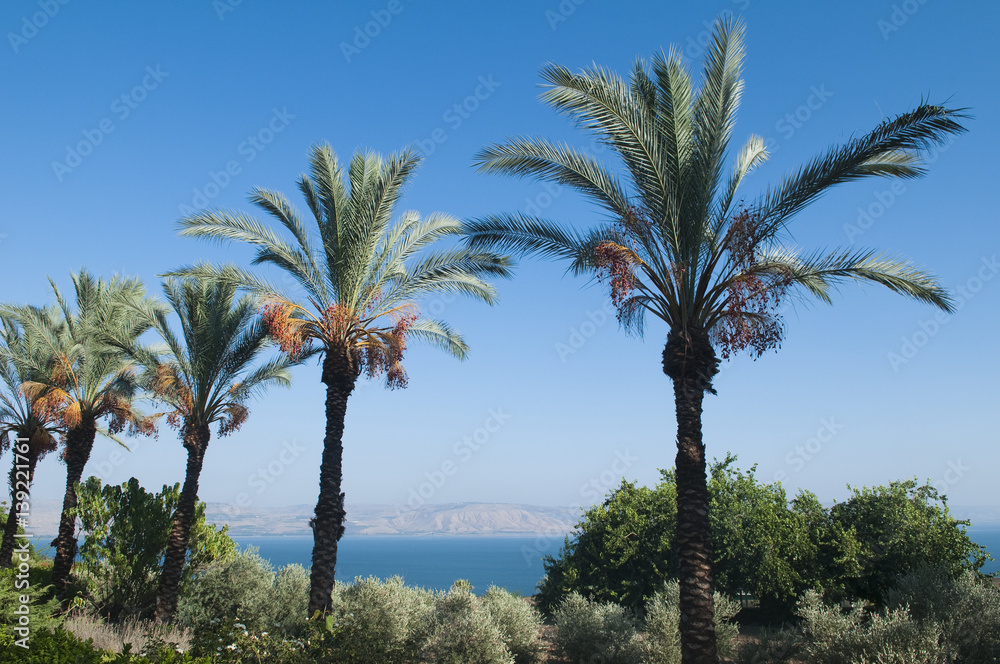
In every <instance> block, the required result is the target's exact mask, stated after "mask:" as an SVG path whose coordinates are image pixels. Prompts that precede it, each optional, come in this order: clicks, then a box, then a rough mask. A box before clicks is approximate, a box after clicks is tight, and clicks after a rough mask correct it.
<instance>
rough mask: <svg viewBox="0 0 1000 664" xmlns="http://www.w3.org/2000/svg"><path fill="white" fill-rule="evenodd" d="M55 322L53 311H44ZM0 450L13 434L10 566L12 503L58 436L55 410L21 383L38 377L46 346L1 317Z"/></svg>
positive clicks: (10, 524) (9, 538)
mask: <svg viewBox="0 0 1000 664" xmlns="http://www.w3.org/2000/svg"><path fill="white" fill-rule="evenodd" d="M43 313H44V315H47V316H49V317H50V319H52V320H54V319H55V318H56V312H55V310H54V309H46V310H44V312H43ZM0 338H2V342H3V343H2V345H0V451H3V450H6V449H7V448H8V447H9V446H10V444H11V441H10V438H9V436H10V435H11V434H12V435H13V436H14V437H15V439H16V441H17V442H15V443H14V459H13V463H12V464H11V469H10V498H11V500H10V513H9V514H8V515H7V523H6V525H5V526H4V531H3V544H0V567H10V566H11V558H12V556H13V554H14V539H15V537H14V536H15V535H16V534H17V526H18V524H17V517H16V514H17V511H18V510H17V509H16V507H17V505H18V503H19V502H27V501H28V499H29V497H30V495H31V483H32V481H33V480H34V477H35V466H36V465H37V464H38V461H39V459H41V458H42V457H44V456H45V455H46V454H48V453H49V452H52V451H53V450H55V449H56V447H57V446H58V439H57V436H63V435H64V434H65V430H64V429H62V428H60V426H59V422H58V420H57V419H56V418H55V417H54V413H51V412H49V411H47V410H46V409H45V408H43V404H42V399H41V397H40V396H39V395H37V394H36V395H35V396H34V398H31V397H29V396H28V395H29V393H30V392H26V391H25V390H24V389H23V388H22V385H24V383H28V382H30V381H33V380H37V378H38V376H37V374H36V373H35V371H34V367H35V366H38V365H44V364H45V363H46V362H47V361H48V355H49V354H48V352H47V351H48V349H47V348H46V347H45V346H41V345H39V344H38V343H36V341H37V340H36V339H33V338H30V337H28V336H27V335H25V334H24V333H23V332H22V330H21V329H20V327H19V326H18V325H17V323H15V322H14V321H12V320H9V319H7V318H2V319H0Z"/></svg>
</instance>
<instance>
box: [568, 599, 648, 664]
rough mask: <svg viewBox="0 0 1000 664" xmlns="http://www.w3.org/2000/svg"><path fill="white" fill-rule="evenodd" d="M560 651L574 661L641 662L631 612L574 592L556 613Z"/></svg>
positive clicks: (618, 663)
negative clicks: (591, 599)
mask: <svg viewBox="0 0 1000 664" xmlns="http://www.w3.org/2000/svg"><path fill="white" fill-rule="evenodd" d="M553 617H554V619H555V624H556V629H557V636H556V647H557V650H558V652H559V654H560V655H561V656H563V657H565V658H567V659H570V660H572V661H573V662H587V663H589V662H601V663H602V664H638V663H639V662H641V661H642V648H641V643H640V641H639V639H638V636H637V634H636V629H635V624H634V622H633V621H632V617H631V616H630V615H629V613H628V612H627V611H626V610H625V608H623V607H622V606H619V605H618V604H615V603H614V602H605V603H603V604H601V603H598V602H592V601H590V600H588V599H586V598H585V597H583V595H581V594H579V593H577V592H572V593H570V594H569V595H568V596H567V597H566V599H564V600H563V601H562V604H560V605H559V608H557V609H556V610H555V613H554V614H553Z"/></svg>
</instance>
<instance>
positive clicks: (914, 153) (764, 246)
mask: <svg viewBox="0 0 1000 664" xmlns="http://www.w3.org/2000/svg"><path fill="white" fill-rule="evenodd" d="M743 33H744V27H743V25H742V23H741V22H738V21H735V20H733V19H720V20H719V21H717V22H716V24H715V27H714V30H713V34H712V38H711V40H710V41H709V44H708V46H707V49H706V55H705V65H704V70H703V73H702V79H701V86H700V87H699V88H695V87H694V84H693V82H692V80H691V76H690V75H689V73H688V72H687V70H686V69H685V66H684V64H683V62H682V59H681V52H680V50H679V49H673V50H671V51H670V53H669V55H665V54H663V53H662V52H661V53H660V54H657V55H656V56H654V58H653V61H652V67H651V68H650V67H648V66H647V65H646V63H645V62H643V61H641V60H640V61H639V62H637V63H636V65H635V67H634V68H633V69H632V71H631V73H630V78H629V80H627V81H626V80H623V79H622V78H621V77H620V76H618V75H617V74H615V73H613V72H611V71H608V70H606V69H603V68H600V67H597V66H595V67H592V68H590V69H588V70H584V71H582V72H580V73H573V72H571V71H570V70H568V69H566V68H565V67H562V66H559V65H554V64H553V65H548V66H546V67H545V68H543V70H542V77H543V78H544V80H545V82H546V84H547V89H546V90H545V91H544V92H543V93H542V99H543V101H545V102H546V103H548V104H549V105H550V106H552V107H554V108H555V109H556V110H557V111H559V112H561V113H563V114H565V115H567V116H569V117H571V118H572V119H573V120H574V121H575V122H576V123H577V124H578V125H579V126H580V127H582V128H584V129H586V130H589V131H591V132H593V133H594V134H596V136H597V138H598V140H599V141H600V142H601V143H603V144H604V145H607V146H608V147H609V148H611V150H612V151H613V153H614V154H615V156H616V157H618V158H619V160H620V162H619V163H620V165H621V167H622V171H621V176H622V177H621V178H620V177H619V175H618V174H617V173H616V172H615V171H613V170H611V168H609V167H607V166H605V165H602V164H600V163H599V162H598V161H597V160H596V159H594V158H593V157H592V156H590V155H589V154H588V153H586V152H585V151H581V150H578V149H575V148H573V147H570V146H568V145H565V144H561V143H553V142H551V141H547V140H545V139H541V138H530V137H521V138H515V139H511V140H509V141H508V142H507V143H505V144H499V145H493V146H490V147H487V148H485V149H484V150H483V151H481V152H480V153H479V155H478V156H477V159H476V161H477V163H478V165H479V168H480V170H481V171H482V172H486V173H498V174H503V175H508V176H519V177H523V176H529V177H533V178H535V179H538V180H543V181H548V182H555V183H557V184H559V185H565V186H569V187H572V188H575V189H577V190H579V191H580V192H581V193H582V194H584V196H586V197H587V198H588V199H590V200H591V201H593V202H594V203H595V204H597V206H598V207H599V208H600V209H601V211H602V212H603V213H604V215H605V217H606V218H609V219H610V220H611V221H609V222H606V223H603V224H602V225H599V226H597V227H596V228H593V229H591V230H590V231H587V232H580V231H577V230H576V229H571V228H565V227H562V226H559V225H558V224H555V223H553V222H550V221H548V220H544V219H540V218H537V217H533V216H528V215H525V214H493V215H488V216H486V217H483V218H480V219H476V220H473V221H471V222H469V223H468V224H467V232H468V234H469V236H470V237H469V246H470V247H471V248H474V249H497V250H502V251H511V252H514V253H516V254H522V255H524V254H536V255H540V256H543V257H550V258H559V259H564V260H567V261H569V263H570V269H571V270H572V271H573V272H574V273H577V274H592V275H597V276H598V277H599V278H601V279H602V280H604V281H606V282H607V284H608V286H609V288H610V292H611V300H612V302H613V303H614V304H615V305H616V306H617V307H618V312H619V321H620V322H621V323H622V325H623V326H624V327H625V328H626V329H628V330H630V331H633V332H637V333H641V332H642V331H643V324H644V320H645V316H646V314H650V315H652V316H654V317H655V318H657V319H659V320H660V321H662V323H664V324H665V326H666V330H667V334H666V344H665V346H664V349H663V372H664V374H665V375H666V376H667V378H669V379H670V381H671V382H672V384H673V388H674V403H675V410H676V415H677V456H676V468H677V484H678V488H679V493H678V507H679V512H678V524H677V530H678V542H679V549H678V553H679V556H680V570H681V573H680V579H681V586H680V593H681V594H680V597H681V599H680V607H681V615H682V617H683V619H682V622H681V634H682V638H683V643H684V647H683V651H684V662H685V663H687V664H694V663H695V662H715V661H716V660H717V652H716V647H715V636H714V624H713V617H712V616H713V608H712V589H713V585H714V579H713V574H712V565H711V562H712V560H713V553H712V539H711V523H710V517H709V500H708V489H707V478H706V465H705V464H706V462H705V448H704V443H703V440H702V430H701V414H702V401H703V398H704V395H705V392H712V393H714V388H713V387H712V378H713V376H714V375H715V374H716V373H717V372H718V365H719V362H720V360H719V357H718V356H717V355H716V349H719V350H721V353H722V358H723V359H725V358H727V357H729V356H730V355H731V354H733V353H736V352H739V351H747V352H749V353H751V354H752V355H755V356H759V355H761V354H762V353H764V352H765V351H766V350H768V349H771V348H776V347H777V346H778V345H779V343H780V341H781V339H782V336H783V332H784V327H783V324H782V319H781V315H780V314H781V305H782V303H783V302H784V301H785V299H786V297H787V295H788V294H789V292H790V291H791V290H793V289H798V290H803V291H805V292H806V293H808V294H811V295H813V296H815V297H817V298H819V299H820V300H823V301H830V295H829V290H830V287H831V286H833V285H836V284H838V283H840V282H844V281H860V282H870V283H875V284H879V285H882V286H885V287H887V288H889V289H890V290H891V291H893V292H896V293H899V294H901V295H905V296H907V297H912V298H915V299H917V300H920V301H922V302H926V303H929V304H932V305H934V306H937V307H940V308H942V309H944V310H946V311H950V310H951V302H950V300H949V299H948V296H947V294H946V293H945V292H944V290H942V289H941V288H940V286H939V285H938V283H937V281H936V280H935V279H934V278H932V277H931V275H929V274H928V273H927V272H925V271H923V270H921V269H920V268H918V267H916V266H914V265H913V264H911V263H909V262H906V261H901V260H896V259H893V258H889V257H886V256H884V255H882V254H879V253H878V252H875V251H872V250H853V249H841V250H834V251H832V252H829V253H824V252H818V253H808V254H803V253H800V252H798V251H797V250H795V249H793V248H791V247H789V246H784V245H782V243H781V240H782V232H783V231H784V230H785V229H786V227H787V223H788V222H789V221H790V220H791V218H792V217H794V216H795V214H796V213H798V212H800V211H801V210H802V209H803V208H805V207H806V206H807V205H808V204H809V203H811V202H813V201H815V200H817V199H818V198H819V197H820V196H822V195H823V194H824V193H826V192H828V191H829V190H830V189H831V188H832V187H834V186H836V185H838V184H841V183H845V182H851V181H854V180H859V179H862V178H867V177H898V178H912V177H916V176H918V175H920V174H921V173H922V168H921V166H920V162H919V156H920V154H921V153H922V152H923V151H924V150H926V149H927V148H928V147H929V146H931V145H933V144H935V143H940V142H941V141H942V139H944V138H945V137H946V136H947V135H949V134H955V133H958V132H961V131H963V127H962V126H961V125H960V124H959V122H958V120H959V119H961V118H963V117H964V116H963V115H962V114H961V113H960V112H957V111H956V110H952V109H947V108H944V107H942V106H936V105H931V104H921V105H920V106H918V107H917V108H915V109H913V110H911V111H909V112H906V113H904V114H902V115H899V116H897V117H895V118H892V119H888V120H885V121H883V122H882V123H881V124H880V125H879V126H878V127H876V128H875V129H874V130H873V131H871V132H869V133H867V134H864V135H861V136H857V137H853V138H851V139H849V140H848V141H847V142H846V143H845V144H843V145H841V146H836V147H834V148H831V149H830V150H828V151H827V152H826V153H825V154H823V155H820V156H819V157H817V158H815V159H813V160H812V161H810V162H809V163H808V164H806V165H805V166H804V167H802V168H801V169H799V170H797V171H795V172H793V173H791V174H789V175H787V176H786V177H785V178H784V179H783V180H782V181H781V182H780V183H779V184H778V185H777V186H774V187H771V188H769V189H767V190H766V191H765V192H764V193H763V194H761V195H759V196H758V197H757V198H754V199H752V200H750V201H748V202H744V199H742V198H741V197H740V196H739V187H740V185H741V183H742V181H743V179H744V178H745V176H746V175H747V173H749V172H750V171H751V170H752V169H753V168H755V167H756V166H759V165H760V164H762V163H764V162H765V161H766V160H767V156H768V153H767V151H766V149H765V146H764V141H763V139H761V138H760V137H757V136H751V137H750V139H749V140H748V141H747V142H746V144H745V145H744V146H743V147H742V148H741V149H740V150H739V152H738V153H737V155H736V161H735V164H734V165H733V168H732V169H731V171H730V174H729V175H728V176H726V174H725V171H726V170H727V169H726V168H725V166H726V163H725V162H726V159H727V156H728V153H729V152H728V150H729V142H730V139H731V136H732V130H733V127H734V125H735V123H736V112H737V109H738V107H739V102H740V97H741V94H742V91H743V81H742V79H741V70H742V63H743V57H744V47H743Z"/></svg>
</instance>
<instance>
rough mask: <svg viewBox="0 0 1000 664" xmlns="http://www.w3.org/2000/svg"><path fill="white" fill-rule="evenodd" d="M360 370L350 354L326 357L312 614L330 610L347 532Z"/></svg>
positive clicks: (324, 361)
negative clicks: (347, 451) (350, 420)
mask: <svg viewBox="0 0 1000 664" xmlns="http://www.w3.org/2000/svg"><path fill="white" fill-rule="evenodd" d="M357 376H358V374H357V371H356V370H355V369H354V367H353V363H352V362H351V361H350V358H349V357H348V355H347V354H346V353H343V352H341V353H338V352H333V351H327V353H326V357H325V359H324V360H323V383H324V384H325V385H326V436H325V437H324V439H323V460H322V463H321V465H320V468H319V500H318V501H317V502H316V515H315V517H313V519H312V521H311V523H310V525H311V526H312V529H313V538H314V542H313V553H312V570H311V572H310V577H309V585H310V590H309V616H310V617H311V616H313V615H314V614H315V613H316V611H321V612H326V611H328V610H329V609H330V598H331V595H332V593H333V583H334V571H335V569H336V567H337V545H338V543H339V542H340V538H341V537H342V536H343V534H344V517H345V516H346V512H345V511H344V494H343V493H342V492H341V490H340V489H341V483H342V480H343V459H344V419H345V418H346V416H347V399H348V397H350V396H351V392H353V391H354V384H355V382H356V381H357Z"/></svg>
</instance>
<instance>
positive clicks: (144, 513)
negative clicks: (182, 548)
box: [75, 477, 236, 621]
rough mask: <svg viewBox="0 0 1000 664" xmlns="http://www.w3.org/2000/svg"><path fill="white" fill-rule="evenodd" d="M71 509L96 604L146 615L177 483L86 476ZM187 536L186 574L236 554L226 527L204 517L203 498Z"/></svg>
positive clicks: (107, 610)
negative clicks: (158, 486)
mask: <svg viewBox="0 0 1000 664" xmlns="http://www.w3.org/2000/svg"><path fill="white" fill-rule="evenodd" d="M77 493H78V496H79V504H78V506H77V507H76V509H75V513H76V515H77V516H78V517H79V519H80V522H81V524H82V532H83V533H84V534H85V539H84V543H83V546H82V547H80V561H81V562H82V567H83V572H82V574H81V576H82V578H84V579H85V581H86V586H87V593H88V596H89V598H90V601H91V602H92V603H93V604H94V606H95V608H96V609H97V610H98V611H99V612H100V613H101V614H102V615H105V616H107V617H108V618H110V619H112V620H116V621H120V620H122V619H124V618H126V617H130V616H132V617H142V618H146V617H149V615H150V614H151V613H152V611H153V607H154V604H155V602H156V596H157V588H158V587H159V585H160V583H161V571H160V568H161V565H162V564H163V559H164V557H165V553H166V551H167V547H168V544H169V543H170V540H171V537H172V530H173V528H172V526H173V523H174V520H175V517H174V515H175V513H176V511H177V508H178V506H179V504H180V500H181V491H180V484H179V483H178V484H175V485H174V486H172V487H169V486H166V485H164V487H163V489H162V491H160V492H159V493H156V494H154V493H152V492H150V491H146V489H144V488H143V487H141V486H140V485H139V481H138V480H137V479H135V478H134V477H133V478H131V479H129V480H128V481H127V482H125V483H124V484H122V485H120V486H118V485H114V484H106V485H103V486H102V484H101V481H100V480H99V479H98V478H96V477H90V478H88V479H87V481H86V482H85V483H83V484H80V485H79V487H78V492H77ZM191 529H192V532H193V533H197V536H194V537H191V538H190V540H189V544H188V546H189V550H190V555H191V560H192V562H193V563H194V565H190V566H188V567H187V568H186V570H185V571H186V572H187V574H188V575H190V574H191V571H192V570H193V569H195V568H196V567H198V566H204V565H207V564H208V563H210V562H212V561H213V560H216V559H219V558H221V559H226V558H228V557H231V556H232V555H234V554H235V548H236V545H235V543H234V542H233V541H232V540H231V539H230V538H229V536H228V535H227V530H228V528H227V527H223V528H222V529H221V530H216V529H215V527H214V526H212V525H210V524H206V523H205V504H204V503H200V504H196V505H195V508H194V514H193V515H192V522H191Z"/></svg>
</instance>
